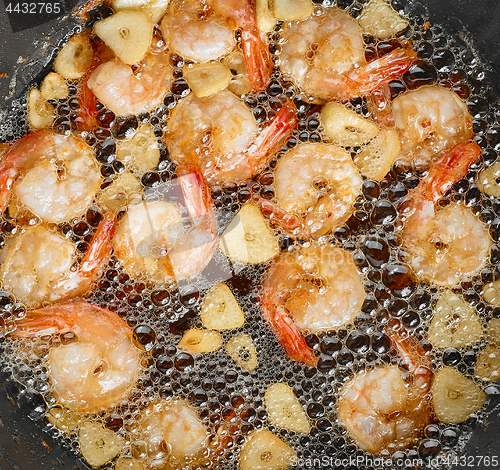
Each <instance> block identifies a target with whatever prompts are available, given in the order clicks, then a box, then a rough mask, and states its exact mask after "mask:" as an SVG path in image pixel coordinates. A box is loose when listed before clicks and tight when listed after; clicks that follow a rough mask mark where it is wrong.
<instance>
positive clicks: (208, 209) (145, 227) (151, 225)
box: [113, 166, 219, 284]
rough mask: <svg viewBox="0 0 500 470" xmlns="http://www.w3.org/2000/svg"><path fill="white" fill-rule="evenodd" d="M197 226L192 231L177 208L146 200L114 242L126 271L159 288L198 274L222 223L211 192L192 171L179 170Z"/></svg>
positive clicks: (124, 221) (193, 224)
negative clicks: (161, 285) (155, 284)
mask: <svg viewBox="0 0 500 470" xmlns="http://www.w3.org/2000/svg"><path fill="white" fill-rule="evenodd" d="M177 175H178V176H179V178H178V180H179V183H180V185H181V188H182V190H183V193H184V195H185V199H186V208H187V210H188V213H189V215H190V218H191V227H190V228H188V229H186V228H185V225H184V221H183V218H182V215H181V212H180V207H179V205H178V204H177V203H175V202H171V201H162V200H159V201H152V202H148V201H142V202H141V203H139V204H136V205H133V206H131V207H129V210H128V213H127V215H126V216H125V217H124V218H123V219H122V220H121V221H120V224H119V226H118V229H117V231H116V235H115V238H114V240H113V246H114V254H115V256H116V257H117V258H118V259H119V260H120V262H121V263H122V264H123V267H124V268H125V270H126V271H127V272H128V273H129V274H131V275H133V276H137V277H140V276H141V275H142V276H143V275H146V276H147V277H148V278H149V279H151V280H152V281H153V282H155V283H159V284H171V283H173V282H175V281H178V280H180V279H189V278H192V277H194V276H196V275H198V274H199V273H200V272H201V271H202V270H203V269H204V268H205V267H206V266H207V264H208V263H209V262H210V260H211V259H212V255H213V253H214V251H215V249H216V247H217V244H218V241H219V237H218V222H217V218H216V217H215V212H214V209H213V205H212V200H211V198H210V194H209V190H208V188H207V187H206V185H205V182H204V180H203V178H202V177H201V175H200V174H199V173H198V172H196V170H195V169H194V168H192V167H190V166H187V167H184V166H181V167H178V169H177Z"/></svg>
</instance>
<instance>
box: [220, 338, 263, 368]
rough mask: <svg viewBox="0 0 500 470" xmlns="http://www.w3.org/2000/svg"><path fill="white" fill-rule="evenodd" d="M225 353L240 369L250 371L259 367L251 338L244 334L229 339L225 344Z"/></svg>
mask: <svg viewBox="0 0 500 470" xmlns="http://www.w3.org/2000/svg"><path fill="white" fill-rule="evenodd" d="M226 351H227V353H228V354H229V355H230V356H231V359H232V360H233V361H234V362H236V364H238V365H239V366H240V367H241V368H242V369H245V370H248V371H252V370H254V369H255V368H256V367H257V366H258V365H259V362H258V360H257V350H256V349H255V346H254V344H253V340H252V337H251V336H250V335H247V334H246V333H244V334H241V335H237V336H234V337H233V338H231V339H230V340H229V341H228V342H227V344H226Z"/></svg>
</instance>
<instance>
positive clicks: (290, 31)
mask: <svg viewBox="0 0 500 470" xmlns="http://www.w3.org/2000/svg"><path fill="white" fill-rule="evenodd" d="M415 58H416V54H415V52H413V50H411V49H404V48H399V49H396V50H394V51H392V52H390V53H389V54H387V55H385V56H383V57H381V58H379V59H377V60H374V61H373V62H370V63H368V64H367V63H366V59H365V47H364V42H363V36H362V30H361V27H360V26H359V24H358V22H357V21H356V20H355V19H354V18H352V17H351V16H350V15H349V14H348V13H346V12H345V11H343V10H340V9H338V8H317V9H316V10H315V12H314V13H313V14H312V15H311V16H310V17H308V18H307V19H305V20H303V21H296V22H293V23H290V24H288V25H285V26H284V28H283V32H282V46H281V55H280V61H279V67H280V69H281V71H282V72H283V74H284V75H285V76H287V77H289V78H290V79H291V80H292V81H293V83H294V84H295V85H296V86H297V87H298V88H299V90H300V91H301V92H303V93H305V94H306V95H308V96H309V97H311V98H314V99H316V100H317V101H320V102H323V101H328V100H332V99H338V100H348V99H351V98H355V97H358V96H364V95H366V94H368V93H370V92H371V91H373V90H375V89H377V88H379V87H382V86H383V85H385V84H387V83H389V82H390V81H392V80H394V79H395V78H397V77H399V76H401V75H403V74H404V73H405V72H406V71H407V70H408V69H409V68H410V66H411V64H412V63H413V61H414V60H415Z"/></svg>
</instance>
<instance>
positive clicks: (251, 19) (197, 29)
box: [161, 0, 272, 89]
mask: <svg viewBox="0 0 500 470" xmlns="http://www.w3.org/2000/svg"><path fill="white" fill-rule="evenodd" d="M161 30H162V33H163V36H164V38H165V41H166V42H167V44H168V46H169V49H170V51H172V52H174V53H175V54H178V55H180V56H181V57H183V58H185V59H188V60H192V61H195V62H207V61H209V60H214V59H217V58H219V57H222V56H224V55H226V54H228V53H229V52H231V51H232V50H233V49H234V48H235V47H236V45H237V41H236V35H235V32H236V30H240V31H241V46H242V49H243V56H244V58H245V67H246V71H247V75H248V80H249V82H250V84H251V85H252V88H254V89H260V88H263V87H264V86H265V85H266V84H267V82H268V81H269V79H270V75H271V69H272V61H271V54H270V52H269V41H268V39H267V36H266V35H265V34H263V33H261V32H260V31H259V30H258V29H257V26H256V17H255V5H254V2H253V1H251V0H222V1H221V0H219V1H213V0H208V1H207V0H204V1H200V0H175V1H172V3H171V4H170V6H169V9H168V12H167V14H166V15H165V16H164V17H163V20H162V21H161Z"/></svg>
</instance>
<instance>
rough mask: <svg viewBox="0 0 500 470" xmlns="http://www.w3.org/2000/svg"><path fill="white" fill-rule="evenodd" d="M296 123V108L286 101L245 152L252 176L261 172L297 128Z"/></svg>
mask: <svg viewBox="0 0 500 470" xmlns="http://www.w3.org/2000/svg"><path fill="white" fill-rule="evenodd" d="M297 123H298V119H297V108H296V107H295V105H294V104H293V103H292V102H291V101H288V102H287V103H285V105H284V106H283V107H282V108H281V109H280V110H279V111H278V113H276V116H274V118H273V119H272V120H271V122H270V123H269V124H268V125H267V126H266V127H265V128H264V130H263V131H262V132H261V133H260V134H259V135H258V137H257V138H256V139H255V141H254V142H253V143H252V144H251V145H250V147H249V148H248V150H247V152H246V155H247V156H248V158H249V161H250V164H251V165H252V167H253V171H252V174H256V173H258V172H259V170H262V169H263V168H264V167H265V165H266V163H267V158H268V156H269V155H270V154H271V153H272V152H273V151H276V150H278V149H279V148H281V147H282V146H283V145H285V144H286V142H287V141H288V139H289V138H290V137H291V135H292V134H293V131H294V130H295V128H296V127H297Z"/></svg>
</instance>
